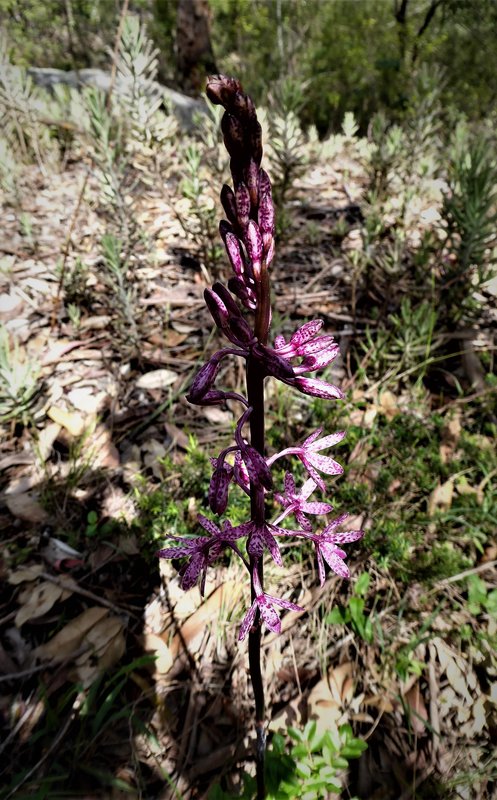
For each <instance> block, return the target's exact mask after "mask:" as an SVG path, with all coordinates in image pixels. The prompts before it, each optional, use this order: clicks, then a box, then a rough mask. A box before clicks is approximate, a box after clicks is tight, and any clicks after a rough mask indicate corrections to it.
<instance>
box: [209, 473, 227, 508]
mask: <svg viewBox="0 0 497 800" xmlns="http://www.w3.org/2000/svg"><path fill="white" fill-rule="evenodd" d="M232 472H233V470H231V474H232ZM230 481H231V475H230V470H229V468H227V467H226V466H225V465H224V464H223V465H222V466H221V467H218V468H217V469H215V470H214V472H213V473H212V478H211V482H210V484H209V495H208V496H209V505H210V507H211V511H212V512H213V513H214V514H224V512H225V511H226V506H227V505H228V490H229V485H230Z"/></svg>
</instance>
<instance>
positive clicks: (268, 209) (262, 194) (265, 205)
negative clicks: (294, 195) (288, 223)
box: [258, 169, 274, 245]
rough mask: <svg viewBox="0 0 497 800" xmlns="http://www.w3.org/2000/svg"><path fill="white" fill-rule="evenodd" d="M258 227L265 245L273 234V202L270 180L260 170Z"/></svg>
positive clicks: (265, 173)
mask: <svg viewBox="0 0 497 800" xmlns="http://www.w3.org/2000/svg"><path fill="white" fill-rule="evenodd" d="M258 220H259V228H260V230H261V233H262V239H263V241H264V244H265V245H269V242H270V240H271V239H272V237H273V235H274V204H273V198H272V195H271V181H270V180H269V175H268V174H267V172H264V170H263V169H261V171H260V178H259V213H258Z"/></svg>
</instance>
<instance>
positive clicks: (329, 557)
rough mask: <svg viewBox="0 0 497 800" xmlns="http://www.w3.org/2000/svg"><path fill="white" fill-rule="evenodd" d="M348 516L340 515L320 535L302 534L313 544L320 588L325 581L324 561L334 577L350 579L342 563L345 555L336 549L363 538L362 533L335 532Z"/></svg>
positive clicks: (345, 566) (347, 569)
mask: <svg viewBox="0 0 497 800" xmlns="http://www.w3.org/2000/svg"><path fill="white" fill-rule="evenodd" d="M348 516H349V515H348V514H341V515H340V516H339V517H337V518H336V519H334V520H333V521H332V522H330V524H329V525H327V526H326V528H325V529H324V530H323V531H322V533H304V534H303V535H304V536H305V538H306V539H309V540H310V541H312V542H313V543H314V547H315V549H316V557H317V562H318V573H319V582H320V584H321V586H323V584H324V581H325V566H324V562H325V561H326V563H327V564H328V566H329V567H330V569H331V570H332V571H333V572H334V573H335V574H336V575H339V576H340V577H341V578H350V570H349V568H348V566H347V564H345V561H344V559H345V558H346V556H347V554H346V552H345V551H344V550H342V549H341V548H340V547H337V545H338V544H345V543H346V542H357V540H358V539H362V537H363V536H364V531H342V532H341V533H340V532H338V531H336V528H338V526H339V525H341V524H342V522H343V521H344V520H345V519H346V518H347V517H348Z"/></svg>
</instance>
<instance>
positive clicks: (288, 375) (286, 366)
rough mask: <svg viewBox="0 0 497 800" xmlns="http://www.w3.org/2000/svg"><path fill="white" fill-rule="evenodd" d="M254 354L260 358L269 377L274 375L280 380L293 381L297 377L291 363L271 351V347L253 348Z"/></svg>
mask: <svg viewBox="0 0 497 800" xmlns="http://www.w3.org/2000/svg"><path fill="white" fill-rule="evenodd" d="M252 352H253V354H254V355H257V356H258V357H259V358H260V360H261V362H262V364H263V365H264V369H265V372H266V374H267V375H272V376H273V377H275V378H279V379H280V380H291V379H292V378H294V377H295V373H294V371H293V367H292V365H291V364H290V362H289V361H287V359H286V358H282V356H279V355H278V354H277V353H276V352H275V351H274V350H271V348H270V347H266V346H265V345H263V344H259V345H257V346H256V347H254V348H253V351H252Z"/></svg>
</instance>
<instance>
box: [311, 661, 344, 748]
mask: <svg viewBox="0 0 497 800" xmlns="http://www.w3.org/2000/svg"><path fill="white" fill-rule="evenodd" d="M353 669H354V664H353V663H352V662H350V661H347V662H344V663H343V664H340V665H339V666H338V667H335V668H333V667H332V668H331V669H330V670H329V672H328V676H327V678H322V679H321V680H320V681H319V682H318V683H317V684H316V686H314V688H313V689H312V691H311V692H310V694H309V697H308V698H307V707H308V716H309V719H315V720H316V724H317V730H318V733H319V734H323V733H324V732H325V731H326V730H329V729H330V728H334V727H336V726H338V725H341V724H343V723H344V722H346V721H347V718H348V715H347V712H346V711H345V707H346V706H348V705H349V703H350V702H351V700H352V698H353V696H354V681H353Z"/></svg>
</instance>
